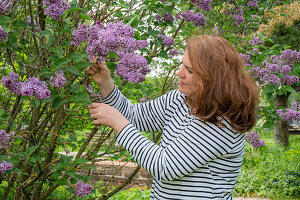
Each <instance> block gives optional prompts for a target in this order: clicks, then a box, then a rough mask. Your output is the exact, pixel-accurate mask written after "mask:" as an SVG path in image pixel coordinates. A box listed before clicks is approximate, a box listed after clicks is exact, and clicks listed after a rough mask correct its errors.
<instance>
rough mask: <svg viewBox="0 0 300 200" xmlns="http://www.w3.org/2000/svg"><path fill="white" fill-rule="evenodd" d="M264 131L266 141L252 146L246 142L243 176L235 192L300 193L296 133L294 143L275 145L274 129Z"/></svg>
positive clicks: (288, 196)
mask: <svg viewBox="0 0 300 200" xmlns="http://www.w3.org/2000/svg"><path fill="white" fill-rule="evenodd" d="M261 132H264V133H263V135H264V137H265V138H264V139H265V141H266V143H267V145H265V146H263V147H260V148H255V149H254V148H253V147H251V146H250V145H248V144H247V145H246V149H245V154H244V161H243V165H242V169H241V172H240V176H239V178H238V180H237V184H236V186H235V189H234V196H261V197H268V198H272V199H273V198H274V199H295V198H299V197H300V192H299V191H300V182H299V181H300V165H299V163H300V147H299V145H298V143H299V137H298V136H294V139H292V140H291V146H290V147H289V148H285V147H282V146H275V145H274V142H273V140H272V139H269V138H270V137H272V135H268V134H272V132H269V133H266V132H265V131H261Z"/></svg>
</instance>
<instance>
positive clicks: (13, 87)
mask: <svg viewBox="0 0 300 200" xmlns="http://www.w3.org/2000/svg"><path fill="white" fill-rule="evenodd" d="M18 80H19V75H18V74H16V73H13V72H10V73H9V75H8V76H4V77H3V78H2V82H3V85H4V86H5V87H6V88H7V89H9V90H10V92H11V93H13V94H16V95H20V94H21V85H20V82H19V81H18Z"/></svg>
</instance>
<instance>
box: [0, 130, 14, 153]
mask: <svg viewBox="0 0 300 200" xmlns="http://www.w3.org/2000/svg"><path fill="white" fill-rule="evenodd" d="M14 135H15V133H14V132H11V133H10V134H8V133H6V131H4V130H1V129H0V149H1V148H9V147H10V145H9V140H11V142H13V141H14V140H13V136H14Z"/></svg>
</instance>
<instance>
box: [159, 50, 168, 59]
mask: <svg viewBox="0 0 300 200" xmlns="http://www.w3.org/2000/svg"><path fill="white" fill-rule="evenodd" d="M158 55H159V56H160V57H162V58H165V59H168V58H169V55H168V53H167V52H165V51H164V50H161V51H160V52H159V54H158Z"/></svg>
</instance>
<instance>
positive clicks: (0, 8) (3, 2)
mask: <svg viewBox="0 0 300 200" xmlns="http://www.w3.org/2000/svg"><path fill="white" fill-rule="evenodd" d="M12 3H13V0H0V15H4V14H6V13H9V12H10V11H11V9H12V6H13V4H12Z"/></svg>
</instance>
